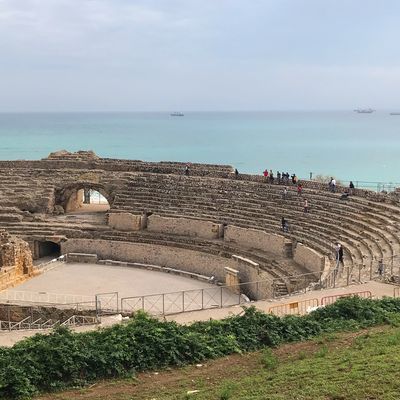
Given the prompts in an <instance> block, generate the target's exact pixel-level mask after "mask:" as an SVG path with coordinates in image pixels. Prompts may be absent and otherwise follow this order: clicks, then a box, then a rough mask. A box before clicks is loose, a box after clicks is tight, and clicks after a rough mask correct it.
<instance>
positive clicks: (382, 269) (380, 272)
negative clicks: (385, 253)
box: [378, 258, 385, 276]
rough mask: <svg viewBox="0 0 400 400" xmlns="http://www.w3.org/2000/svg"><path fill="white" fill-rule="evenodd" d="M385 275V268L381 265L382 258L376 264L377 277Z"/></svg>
mask: <svg viewBox="0 0 400 400" xmlns="http://www.w3.org/2000/svg"><path fill="white" fill-rule="evenodd" d="M384 273H385V266H384V265H383V260H382V258H381V259H380V260H379V262H378V274H379V276H383V275H384Z"/></svg>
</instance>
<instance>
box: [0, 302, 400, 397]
mask: <svg viewBox="0 0 400 400" xmlns="http://www.w3.org/2000/svg"><path fill="white" fill-rule="evenodd" d="M398 322H400V299H392V298H385V299H382V300H370V299H361V298H358V297H351V298H344V299H340V300H338V301H337V302H336V303H334V304H332V305H330V306H327V307H325V308H321V309H318V310H316V311H314V312H312V313H311V314H309V315H306V316H303V317H300V316H287V317H283V318H278V317H276V316H273V315H270V314H265V313H263V312H260V311H257V310H256V309H255V308H254V307H250V308H247V309H245V311H244V313H243V314H242V315H240V316H233V317H230V318H227V319H224V320H220V321H217V320H215V321H214V320H212V321H207V322H196V323H194V324H192V325H189V326H185V325H178V324H177V323H175V322H161V321H159V320H157V319H155V318H152V317H150V316H149V315H147V314H144V313H138V314H136V315H135V316H134V317H133V318H132V319H131V321H130V322H129V323H128V324H126V325H116V326H113V327H111V328H107V329H100V330H97V331H92V332H85V333H73V332H71V331H70V330H68V329H66V328H63V327H59V328H57V329H55V330H54V332H52V333H51V334H49V335H42V334H37V335H35V336H33V337H31V338H28V339H25V340H23V341H21V342H19V343H17V344H16V345H14V347H12V348H0V398H4V399H7V398H8V399H15V398H29V397H31V396H33V395H34V394H37V393H39V392H49V391H54V390H60V389H63V388H66V387H71V386H82V385H85V384H87V383H89V382H92V381H95V380H98V379H103V378H114V377H125V376H132V375H134V374H135V372H137V371H143V370H152V369H160V368H165V367H168V366H181V365H185V364H190V363H196V362H200V361H203V360H205V359H210V358H216V357H220V356H224V355H228V354H232V353H241V352H247V351H252V350H257V349H261V348H266V347H273V346H277V345H279V344H281V343H287V342H295V341H300V340H306V339H310V338H313V337H315V336H318V335H320V334H321V333H331V332H339V331H346V330H354V329H359V328H363V327H368V326H373V325H378V324H384V323H393V324H397V323H398ZM266 359H268V357H267V356H266ZM270 361H271V360H270V359H268V360H267V361H266V362H267V363H268V365H269V366H270Z"/></svg>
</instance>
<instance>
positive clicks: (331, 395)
mask: <svg viewBox="0 0 400 400" xmlns="http://www.w3.org/2000/svg"><path fill="white" fill-rule="evenodd" d="M257 357H260V359H261V364H262V365H261V367H260V368H259V370H258V371H255V372H254V373H252V374H250V375H246V374H245V373H244V374H243V376H242V377H239V378H238V379H236V382H235V384H236V389H235V390H234V392H233V393H232V395H231V396H230V399H231V400H233V399H248V400H253V399H254V400H255V399H271V400H275V399H276V400H278V399H279V400H281V399H298V400H300V399H301V400H302V399H304V400H305V399H310V400H311V399H313V400H318V399H321V400H327V399H331V400H342V399H343V400H352V399H354V400H355V399H368V400H372V399H379V400H395V399H396V400H397V399H399V398H400V380H399V378H400V369H399V368H400V329H399V328H391V329H389V330H387V331H386V332H380V333H375V334H364V335H362V336H360V337H358V338H357V339H355V340H354V342H353V343H352V344H351V345H350V346H345V347H344V346H343V345H337V346H336V345H335V342H330V343H329V344H325V343H321V344H318V343H317V349H316V351H315V352H312V353H307V352H304V351H303V352H301V353H296V354H294V357H293V358H291V357H289V358H286V359H284V360H279V358H278V359H277V365H276V366H275V367H274V368H265V367H264V368H263V366H264V365H265V362H264V361H265V354H263V352H261V354H257ZM223 385H225V381H222V382H221V383H220V384H219V385H217V387H216V388H213V389H211V390H210V389H208V390H207V389H205V390H203V391H202V392H200V393H199V394H198V395H197V396H196V399H204V400H205V399H218V391H219V390H220V387H223ZM154 398H159V399H179V393H170V394H169V395H167V396H164V395H163V394H162V393H155V395H154Z"/></svg>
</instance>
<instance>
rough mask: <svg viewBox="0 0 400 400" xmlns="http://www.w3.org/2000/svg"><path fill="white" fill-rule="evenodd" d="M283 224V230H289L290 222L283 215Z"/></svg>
mask: <svg viewBox="0 0 400 400" xmlns="http://www.w3.org/2000/svg"><path fill="white" fill-rule="evenodd" d="M281 224H282V231H283V232H289V224H288V222H287V221H286V219H285V217H282V219H281Z"/></svg>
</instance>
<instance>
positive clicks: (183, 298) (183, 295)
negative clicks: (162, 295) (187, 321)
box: [182, 290, 185, 312]
mask: <svg viewBox="0 0 400 400" xmlns="http://www.w3.org/2000/svg"><path fill="white" fill-rule="evenodd" d="M182 312H185V291H184V290H182Z"/></svg>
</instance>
